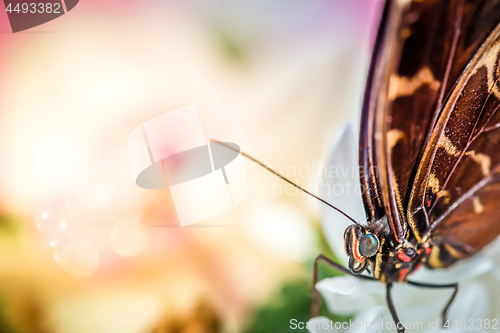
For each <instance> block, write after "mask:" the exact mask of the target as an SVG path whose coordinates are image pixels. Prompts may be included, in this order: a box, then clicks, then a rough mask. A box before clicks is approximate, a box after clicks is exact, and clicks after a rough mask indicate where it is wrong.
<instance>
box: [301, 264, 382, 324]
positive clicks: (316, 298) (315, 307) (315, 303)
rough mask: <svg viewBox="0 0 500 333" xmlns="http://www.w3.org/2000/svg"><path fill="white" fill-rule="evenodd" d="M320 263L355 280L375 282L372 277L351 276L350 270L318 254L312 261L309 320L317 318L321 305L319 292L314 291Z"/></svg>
mask: <svg viewBox="0 0 500 333" xmlns="http://www.w3.org/2000/svg"><path fill="white" fill-rule="evenodd" d="M320 261H322V262H324V263H325V264H327V265H329V266H331V267H333V268H335V269H336V270H338V271H339V272H342V273H345V274H349V275H352V276H355V277H357V278H360V279H363V280H375V279H374V278H372V277H369V276H364V275H356V274H353V273H352V272H351V271H350V270H348V269H347V268H345V267H343V266H342V265H340V264H339V263H336V262H335V261H333V260H332V259H330V258H328V257H327V256H325V255H324V254H319V255H318V256H317V257H316V259H315V260H314V268H313V285H312V305H311V318H313V317H317V316H318V314H319V306H320V305H321V297H320V295H319V292H318V291H317V290H316V283H318V279H319V272H318V268H319V267H318V264H319V262H320Z"/></svg>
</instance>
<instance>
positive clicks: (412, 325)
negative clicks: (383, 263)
mask: <svg viewBox="0 0 500 333" xmlns="http://www.w3.org/2000/svg"><path fill="white" fill-rule="evenodd" d="M355 132H357V131H354V130H353V126H351V125H345V126H343V128H342V129H341V130H340V133H339V134H338V136H337V137H336V138H335V140H334V144H333V147H332V149H331V155H330V157H329V159H328V161H327V164H326V170H327V173H326V175H325V177H324V179H323V187H322V196H323V198H324V199H325V200H327V201H328V202H330V203H331V204H333V205H335V206H336V207H338V208H339V209H341V210H343V211H344V212H346V213H347V214H348V215H349V216H351V217H353V218H354V219H355V220H356V221H358V222H361V223H365V214H364V210H363V205H362V200H361V197H360V195H359V191H356V192H355V191H354V190H353V188H354V187H355V186H357V187H359V170H358V167H357V166H358V149H357V147H358V142H357V138H356V136H355ZM335 171H336V172H335ZM329 189H330V190H329ZM356 193H357V194H356ZM322 224H323V231H324V233H325V237H326V239H327V241H328V243H329V245H330V247H331V249H332V250H333V252H334V253H335V255H336V257H337V258H338V260H339V261H340V264H342V265H344V266H346V264H347V256H346V254H345V252H344V244H343V234H344V230H345V228H346V227H347V226H348V225H349V224H350V222H349V220H348V219H347V218H345V217H344V216H342V215H341V214H340V213H338V212H336V211H335V210H333V209H331V208H329V207H328V206H326V205H325V206H324V208H323V221H322ZM498 249H500V243H499V242H498V241H495V242H494V243H493V244H491V245H490V246H488V247H487V248H486V249H485V250H483V251H481V252H480V253H479V254H477V255H475V256H474V257H472V258H470V259H467V260H464V261H461V262H458V263H457V264H455V265H453V266H452V267H450V268H448V269H439V270H430V269H427V268H421V269H420V270H419V271H417V272H415V273H414V274H412V275H410V277H409V279H410V280H413V281H418V282H427V283H433V284H446V283H454V282H459V292H458V294H457V297H456V298H455V300H454V302H453V304H452V306H451V307H450V309H449V311H448V317H449V325H450V329H446V330H443V332H444V331H447V332H450V331H452V332H460V331H464V330H463V329H462V328H463V326H464V324H465V330H467V326H468V325H470V327H474V328H473V329H471V330H469V331H473V332H479V331H482V330H481V329H480V325H479V324H480V323H481V324H482V325H481V328H484V325H485V323H486V320H490V323H493V324H495V321H492V320H496V323H497V324H496V327H497V328H499V327H500V323H498V320H499V319H500V288H499V282H500V270H499V269H498V268H497V266H496V265H495V261H500V258H498V253H499V251H498ZM316 288H317V290H318V291H319V292H320V294H321V295H322V297H323V301H324V302H326V305H327V307H328V309H329V310H330V311H331V312H332V313H336V314H340V315H347V316H353V317H354V318H355V319H356V320H360V322H361V321H363V324H360V325H358V327H357V328H355V327H352V326H351V327H349V328H347V329H346V327H344V328H342V329H341V330H343V331H349V332H382V331H386V332H396V329H395V324H394V322H393V319H392V317H391V314H390V312H389V310H388V309H387V303H386V286H385V284H383V283H381V282H378V281H373V282H371V281H363V280H360V279H358V278H356V277H354V276H340V277H334V278H326V279H324V280H322V281H319V282H318V283H317V284H316ZM452 293H453V290H451V289H427V288H419V287H415V286H411V285H408V284H404V283H402V284H399V283H397V284H394V286H393V288H392V298H393V301H394V304H395V308H396V311H397V313H398V316H399V319H400V320H401V322H402V323H404V324H405V326H408V327H407V329H406V332H408V333H411V332H417V331H424V332H436V331H438V330H442V328H441V320H440V318H441V312H442V310H443V309H444V306H445V305H446V303H447V302H448V300H449V298H450V297H451V295H452ZM321 319H322V318H321V317H318V318H313V319H311V321H310V322H311V323H314V322H317V321H319V320H321ZM455 320H456V322H455ZM470 320H474V324H473V325H472V324H471V323H472V321H470ZM436 321H438V323H439V324H436ZM375 322H378V323H382V322H383V323H384V325H383V329H382V327H380V326H379V327H376V326H377V325H367V323H371V324H374V323H375ZM454 324H455V325H454ZM490 325H491V324H490ZM325 326H326V325H325ZM330 326H331V325H330ZM388 326H392V329H389V328H388ZM452 326H455V327H452ZM318 327H319V326H318ZM337 328H338V327H337ZM309 331H310V332H329V331H332V332H333V331H339V330H338V329H335V327H334V328H333V329H332V328H329V329H316V328H312V329H309Z"/></svg>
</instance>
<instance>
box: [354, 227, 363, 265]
mask: <svg viewBox="0 0 500 333" xmlns="http://www.w3.org/2000/svg"><path fill="white" fill-rule="evenodd" d="M352 254H353V257H354V259H356V260H358V261H363V260H365V257H364V256H362V255H361V253H359V240H358V237H357V235H356V234H355V233H354V232H353V244H352Z"/></svg>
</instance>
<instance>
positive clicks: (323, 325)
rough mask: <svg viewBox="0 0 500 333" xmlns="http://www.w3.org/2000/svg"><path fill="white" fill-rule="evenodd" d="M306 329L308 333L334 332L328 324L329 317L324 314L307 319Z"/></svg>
mask: <svg viewBox="0 0 500 333" xmlns="http://www.w3.org/2000/svg"><path fill="white" fill-rule="evenodd" d="M307 330H308V331H309V332H310V333H319V332H320V333H325V332H336V330H335V329H334V328H332V327H331V325H330V319H328V318H327V317H324V316H320V317H314V318H311V319H309V321H308V322H307Z"/></svg>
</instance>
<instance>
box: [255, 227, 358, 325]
mask: <svg viewBox="0 0 500 333" xmlns="http://www.w3.org/2000/svg"><path fill="white" fill-rule="evenodd" d="M318 245H319V246H318V248H319V250H320V252H321V253H323V254H325V255H326V256H328V257H330V258H333V259H335V256H334V255H333V253H332V252H331V250H330V249H329V247H328V244H327V242H326V240H325V238H324V237H323V235H322V234H321V232H320V231H319V230H318ZM313 265H314V258H310V259H309V260H307V261H306V262H305V268H306V269H307V274H306V277H304V279H299V280H294V281H290V282H288V283H286V284H284V285H283V287H282V288H281V290H279V291H278V292H277V293H276V294H275V295H274V296H273V297H271V300H270V301H269V302H268V303H266V304H264V305H263V306H261V307H259V308H258V309H256V310H255V312H254V314H253V317H252V318H253V319H252V321H251V323H250V325H249V326H248V327H247V329H246V330H245V333H264V332H265V333H268V332H273V333H281V332H290V331H291V329H290V320H292V319H297V321H298V322H304V323H305V322H307V321H308V320H309V312H310V309H311V302H312V297H311V287H312V276H313V274H312V270H313ZM339 275H342V273H339V272H338V271H336V270H335V269H333V268H332V267H330V266H328V265H320V266H319V276H320V279H322V278H326V277H333V276H339ZM320 315H322V316H326V317H328V318H330V319H331V320H333V321H334V322H336V321H342V322H344V321H348V320H349V317H341V316H337V315H334V314H331V313H329V312H328V309H327V308H326V306H325V304H324V303H323V302H322V304H321V308H320ZM293 331H294V332H307V330H306V329H303V330H299V329H294V330H293Z"/></svg>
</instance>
